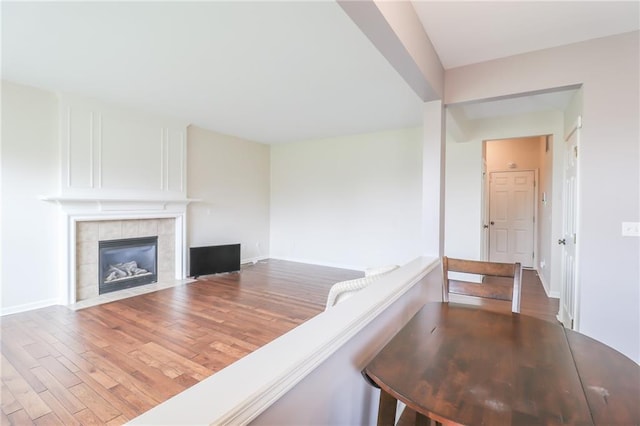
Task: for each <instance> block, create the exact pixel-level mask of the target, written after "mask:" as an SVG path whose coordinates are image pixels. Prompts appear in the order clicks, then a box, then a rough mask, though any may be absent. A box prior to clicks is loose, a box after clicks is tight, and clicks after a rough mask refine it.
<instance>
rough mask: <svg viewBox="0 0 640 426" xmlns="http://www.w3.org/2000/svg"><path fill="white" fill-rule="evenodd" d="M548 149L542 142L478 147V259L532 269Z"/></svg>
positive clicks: (519, 141) (486, 143) (546, 142)
mask: <svg viewBox="0 0 640 426" xmlns="http://www.w3.org/2000/svg"><path fill="white" fill-rule="evenodd" d="M548 147H549V138H548V137H547V136H529V137H519V138H507V139H494V140H485V141H484V142H483V150H482V152H483V164H485V167H486V171H485V172H484V173H483V174H484V176H485V182H484V191H483V192H484V197H483V212H484V213H483V236H482V238H483V251H484V255H483V259H485V260H489V261H494V262H505V263H514V262H520V264H522V266H523V267H526V268H534V269H537V266H538V265H536V259H537V258H538V250H539V244H540V241H539V235H538V233H539V232H540V230H541V228H539V226H538V216H539V215H540V214H544V207H545V206H546V199H547V197H548V193H547V191H546V187H548V182H549V180H550V176H549V175H548V173H547V171H548V169H549V168H550V167H549V164H548V155H549V152H548V150H549V148H548ZM539 200H540V202H539Z"/></svg>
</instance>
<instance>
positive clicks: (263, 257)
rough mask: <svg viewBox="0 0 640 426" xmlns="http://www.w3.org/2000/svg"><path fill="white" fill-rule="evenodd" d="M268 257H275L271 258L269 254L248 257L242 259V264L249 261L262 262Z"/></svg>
mask: <svg viewBox="0 0 640 426" xmlns="http://www.w3.org/2000/svg"><path fill="white" fill-rule="evenodd" d="M267 259H273V258H270V257H269V256H255V257H249V258H247V259H242V260H240V264H241V265H246V264H248V263H253V264H254V265H255V264H256V263H258V262H260V261H261V260H267Z"/></svg>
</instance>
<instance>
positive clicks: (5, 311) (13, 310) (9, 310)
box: [0, 299, 60, 316]
mask: <svg viewBox="0 0 640 426" xmlns="http://www.w3.org/2000/svg"><path fill="white" fill-rule="evenodd" d="M53 305H60V300H58V299H47V300H40V301H38V302H32V303H25V304H24V305H16V306H9V307H6V308H0V316H5V315H11V314H18V313H20V312H26V311H31V310H33V309H40V308H46V307H48V306H53Z"/></svg>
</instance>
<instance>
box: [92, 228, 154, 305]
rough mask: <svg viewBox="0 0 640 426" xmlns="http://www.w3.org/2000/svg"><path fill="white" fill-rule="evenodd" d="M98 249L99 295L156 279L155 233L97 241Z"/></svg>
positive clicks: (148, 282) (152, 281)
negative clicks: (140, 236)
mask: <svg viewBox="0 0 640 426" xmlns="http://www.w3.org/2000/svg"><path fill="white" fill-rule="evenodd" d="M98 249H99V266H98V273H99V277H98V280H99V288H98V291H99V293H100V294H103V293H109V292H111V291H116V290H122V289H125V288H131V287H136V286H139V285H144V284H150V283H155V282H156V281H157V279H158V275H157V270H158V260H157V259H158V237H157V236H155V237H143V238H128V239H120V240H109V241H100V242H99V243H98Z"/></svg>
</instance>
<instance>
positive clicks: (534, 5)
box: [412, 0, 640, 69]
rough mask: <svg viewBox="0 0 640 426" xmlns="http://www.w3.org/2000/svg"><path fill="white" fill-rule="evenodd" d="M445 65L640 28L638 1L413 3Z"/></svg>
mask: <svg viewBox="0 0 640 426" xmlns="http://www.w3.org/2000/svg"><path fill="white" fill-rule="evenodd" d="M412 3H413V7H414V9H415V11H416V13H417V14H418V17H419V18H420V21H422V25H423V26H424V28H425V29H426V31H427V34H428V35H429V38H430V39H431V42H432V43H433V45H434V48H435V49H436V52H438V56H439V57H440V62H442V65H443V66H444V68H445V69H449V68H455V67H459V66H463V65H469V64H474V63H478V62H484V61H488V60H491V59H498V58H503V57H506V56H512V55H517V54H520V53H525V52H532V51H535V50H542V49H548V48H550V47H556V46H563V45H565V44H571V43H577V42H580V41H585V40H590V39H594V38H600V37H606V36H610V35H614V34H622V33H626V32H630V31H636V30H638V29H640V2H639V1H637V0H636V1H540V0H538V1H414V2H412Z"/></svg>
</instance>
